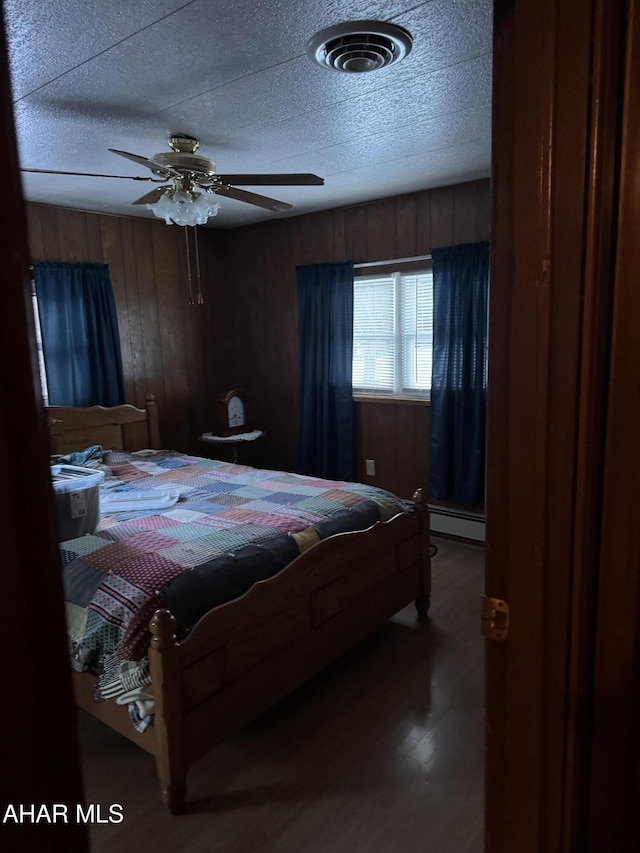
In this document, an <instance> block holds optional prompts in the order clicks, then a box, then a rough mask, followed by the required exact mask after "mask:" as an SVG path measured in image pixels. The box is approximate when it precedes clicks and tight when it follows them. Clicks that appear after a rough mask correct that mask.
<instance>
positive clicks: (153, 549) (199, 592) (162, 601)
mask: <svg viewBox="0 0 640 853" xmlns="http://www.w3.org/2000/svg"><path fill="white" fill-rule="evenodd" d="M104 463H105V466H106V467H105V469H104V470H105V473H106V479H105V481H104V484H103V486H102V489H103V494H104V498H105V500H104V504H103V507H109V509H111V508H112V507H114V506H116V507H117V506H118V505H120V506H122V507H124V508H126V509H125V510H124V511H119V512H111V511H109V512H107V513H106V514H103V516H102V518H101V522H100V525H99V527H98V529H97V530H96V532H95V534H93V535H87V536H82V537H80V538H78V539H72V540H68V541H66V542H62V543H60V554H61V559H62V567H63V577H64V588H65V599H66V603H67V605H66V606H67V624H68V630H69V637H70V646H71V655H72V660H73V662H74V666H75V667H76V668H77V669H80V670H84V669H88V668H91V669H93V670H94V671H96V672H98V673H99V675H100V677H99V680H98V692H99V697H98V698H105V697H106V696H111V695H121V696H126V695H128V694H131V695H137V694H136V690H138V689H139V688H140V687H141V686H143V685H144V684H145V683H148V682H149V677H148V669H147V662H146V659H145V655H146V651H147V648H148V646H149V640H150V634H149V630H148V623H149V620H150V619H151V617H152V615H153V613H154V611H155V610H157V609H158V608H159V607H167V608H168V609H169V610H170V611H171V612H172V613H173V615H174V616H175V618H176V620H177V624H178V632H179V635H180V636H184V635H186V634H187V633H188V631H189V630H190V629H191V628H192V627H193V626H194V625H195V623H196V622H197V621H198V620H199V619H200V618H201V617H202V616H203V615H204V614H205V613H206V612H207V611H209V610H210V609H211V608H213V607H216V606H218V605H220V604H223V603H225V602H227V601H231V600H232V599H234V598H236V597H238V596H240V595H242V594H243V593H244V592H246V591H247V590H248V589H249V588H250V587H251V586H252V585H253V584H254V583H256V582H257V581H259V580H262V579H264V578H268V577H271V576H272V575H274V574H276V573H277V572H279V571H280V570H281V569H282V568H284V567H285V566H286V565H287V564H288V563H290V562H291V561H292V560H293V559H295V557H297V556H298V555H299V554H300V553H302V552H303V551H304V550H306V549H307V548H309V547H311V546H312V545H314V544H315V543H316V542H318V541H319V540H321V539H325V538H326V537H328V536H332V535H333V534H335V533H340V532H346V531H353V530H363V529H365V528H367V527H370V526H371V525H372V524H373V523H374V522H375V521H386V520H388V519H389V518H391V517H392V516H394V515H397V514H398V513H399V512H405V511H406V506H405V504H404V503H403V502H402V501H401V500H400V499H399V498H396V497H395V496H394V495H392V494H390V493H389V492H385V491H383V490H381V489H377V488H374V487H372V486H366V485H363V484H359V483H345V482H337V481H328V480H320V479H316V478H313V477H306V476H303V475H299V474H288V473H285V472H282V471H267V470H260V469H256V468H249V467H247V466H244V465H232V464H229V463H226V462H220V461H216V460H209V459H200V458H198V457H193V456H187V455H185V454H181V453H176V452H172V451H140V452H139V453H125V452H116V451H114V452H109V453H107V454H106V455H105V459H104ZM149 494H151V495H153V496H154V497H155V495H156V494H158V495H160V501H157V500H149V501H147V503H148V507H147V506H145V500H140V499H141V498H145V497H148V496H149ZM165 494H166V495H170V496H172V499H173V500H175V497H176V495H179V500H178V501H177V503H174V504H173V505H172V506H170V507H169V508H167V509H157V508H151V507H155V506H156V504H157V503H158V502H159V503H162V496H163V495H165ZM129 497H131V499H132V500H136V499H138V502H137V505H138V506H142V508H139V509H138V508H136V509H128V508H127V507H129V506H130V505H131V504H127V503H125V502H124V500H125V499H127V498H129ZM109 499H111V500H109ZM118 501H122V503H120V504H118ZM132 691H133V692H132ZM134 722H135V720H134Z"/></svg>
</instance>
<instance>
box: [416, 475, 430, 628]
mask: <svg viewBox="0 0 640 853" xmlns="http://www.w3.org/2000/svg"><path fill="white" fill-rule="evenodd" d="M413 510H414V512H415V514H416V517H417V518H418V520H419V522H420V535H421V538H422V593H421V594H420V595H419V596H418V598H416V610H417V611H418V616H419V618H420V619H425V618H426V616H427V614H428V612H429V604H430V600H431V557H430V556H429V547H430V540H429V503H428V496H427V493H426V491H425V490H424V489H416V490H415V492H414V493H413Z"/></svg>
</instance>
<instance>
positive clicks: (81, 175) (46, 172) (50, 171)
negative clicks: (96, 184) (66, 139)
mask: <svg viewBox="0 0 640 853" xmlns="http://www.w3.org/2000/svg"><path fill="white" fill-rule="evenodd" d="M20 171H21V172H32V173H35V174H38V175H73V176H75V177H78V178H121V179H122V180H125V181H152V180H153V178H137V177H135V178H134V177H132V176H131V175H101V174H97V173H96V172H59V171H57V170H56V169H20Z"/></svg>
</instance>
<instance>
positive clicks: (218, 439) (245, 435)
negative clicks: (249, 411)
mask: <svg viewBox="0 0 640 853" xmlns="http://www.w3.org/2000/svg"><path fill="white" fill-rule="evenodd" d="M263 435H264V431H263V430H261V429H254V430H251V432H238V433H236V434H235V435H213V433H210V432H203V433H202V435H201V436H200V438H199V439H198V441H202V442H203V443H204V444H222V445H224V444H227V445H229V446H230V447H231V452H232V459H233V464H234V465H235V464H237V462H238V445H239V444H246V443H248V442H250V441H256V440H257V439H258V438H262V436H263Z"/></svg>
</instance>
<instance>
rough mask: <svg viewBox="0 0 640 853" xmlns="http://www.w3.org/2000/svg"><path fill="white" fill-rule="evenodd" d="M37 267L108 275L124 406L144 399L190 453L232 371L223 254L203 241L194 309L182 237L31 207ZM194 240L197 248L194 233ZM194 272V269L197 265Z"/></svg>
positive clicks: (135, 223)
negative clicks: (227, 368)
mask: <svg viewBox="0 0 640 853" xmlns="http://www.w3.org/2000/svg"><path fill="white" fill-rule="evenodd" d="M27 210H28V221H29V238H30V251H31V258H32V261H33V262H34V263H36V262H38V261H69V262H73V261H77V262H94V263H106V264H108V265H109V269H110V272H111V280H112V282H113V287H114V291H115V298H116V305H117V310H118V325H119V329H120V339H121V346H122V359H123V368H124V376H125V390H126V401H127V402H128V403H133V404H134V405H138V406H141V405H142V404H143V403H144V398H145V395H146V394H147V392H149V391H151V392H153V393H154V394H155V396H156V400H157V403H158V406H159V408H160V413H161V418H160V426H161V440H162V443H163V445H165V446H167V447H171V448H177V449H180V450H185V451H191V452H194V451H196V449H197V444H196V441H195V440H196V438H197V436H198V435H200V433H202V432H203V431H204V430H206V429H209V428H210V427H209V426H208V424H209V423H210V421H211V413H212V405H211V403H212V399H213V394H214V390H215V389H216V388H217V387H218V385H224V384H227V382H228V377H226V376H223V375H222V371H223V366H224V365H228V364H229V361H230V351H229V345H230V343H231V339H230V336H229V335H228V334H227V329H226V323H225V320H224V316H225V313H227V312H228V310H229V308H228V306H226V305H225V300H226V299H227V297H228V296H229V291H228V289H227V288H226V287H224V284H223V280H222V274H221V273H222V265H221V251H220V244H221V241H222V237H223V232H221V231H215V230H212V229H208V230H207V231H206V233H205V232H204V231H203V230H201V231H199V249H200V264H201V278H202V288H203V293H204V300H205V302H204V305H197V304H190V303H189V292H188V268H187V250H186V246H185V233H184V230H183V229H182V228H177V227H176V228H174V227H168V226H167V225H165V224H164V223H162V222H155V221H153V220H148V219H140V218H133V217H122V216H106V215H101V214H96V213H85V212H81V211H75V210H69V209H66V208H58V207H53V206H49V205H40V204H29V205H28V206H27ZM189 236H190V237H191V238H193V232H192V231H191V230H190V233H189ZM191 266H192V271H193V269H194V266H195V265H194V263H193V257H192V262H191Z"/></svg>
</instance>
